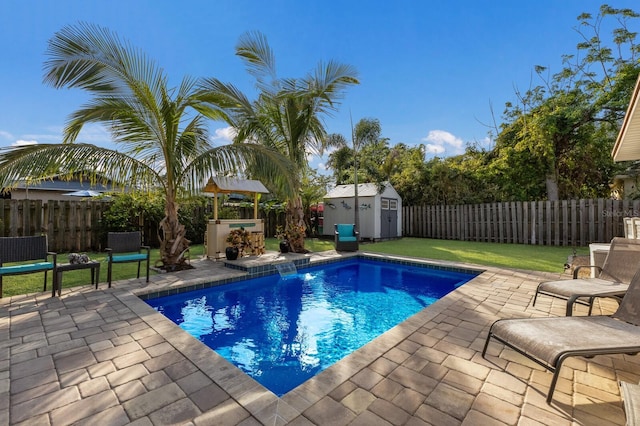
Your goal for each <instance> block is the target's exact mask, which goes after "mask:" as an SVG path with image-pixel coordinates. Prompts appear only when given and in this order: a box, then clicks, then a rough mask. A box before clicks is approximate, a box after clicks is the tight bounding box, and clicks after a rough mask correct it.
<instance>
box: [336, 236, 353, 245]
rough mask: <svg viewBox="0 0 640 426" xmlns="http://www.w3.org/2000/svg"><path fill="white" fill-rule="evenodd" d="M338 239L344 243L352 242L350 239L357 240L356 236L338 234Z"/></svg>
mask: <svg viewBox="0 0 640 426" xmlns="http://www.w3.org/2000/svg"><path fill="white" fill-rule="evenodd" d="M338 240H339V241H343V242H345V243H348V242H352V241H357V238H356V237H343V236H342V235H340V236H339V237H338Z"/></svg>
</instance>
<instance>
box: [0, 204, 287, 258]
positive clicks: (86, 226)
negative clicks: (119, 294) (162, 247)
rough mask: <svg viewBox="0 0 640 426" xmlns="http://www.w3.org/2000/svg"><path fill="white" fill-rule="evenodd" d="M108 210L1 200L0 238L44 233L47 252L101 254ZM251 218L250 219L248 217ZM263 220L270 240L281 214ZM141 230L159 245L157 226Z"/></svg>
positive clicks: (200, 216)
mask: <svg viewBox="0 0 640 426" xmlns="http://www.w3.org/2000/svg"><path fill="white" fill-rule="evenodd" d="M108 207H109V203H108V202H104V201H91V200H85V201H75V200H74V201H51V200H49V201H41V200H3V199H0V236H5V237H19V236H29V235H41V234H46V235H47V239H48V244H49V250H51V251H55V252H58V253H69V252H74V251H79V252H83V251H102V250H104V244H105V243H106V239H105V235H106V234H105V233H106V231H107V230H106V229H104V228H103V227H102V214H103V212H104V211H105V210H107V209H108ZM208 214H209V212H207V211H206V209H204V208H203V209H196V210H195V211H194V212H193V215H194V216H195V218H197V220H202V226H201V228H202V236H203V238H204V230H205V229H206V227H205V222H206V217H207V216H208ZM239 214H240V217H253V209H240V211H239ZM249 215H250V216H249ZM260 217H261V218H263V219H264V221H265V236H267V237H272V236H274V234H275V230H276V226H277V225H278V224H283V221H284V215H283V214H276V213H275V212H273V211H272V212H269V213H268V214H265V213H264V212H260ZM140 230H141V231H142V233H143V235H144V241H145V243H146V244H151V245H152V246H157V245H158V237H157V232H158V230H157V224H156V223H152V222H149V221H145V220H142V221H141V223H140Z"/></svg>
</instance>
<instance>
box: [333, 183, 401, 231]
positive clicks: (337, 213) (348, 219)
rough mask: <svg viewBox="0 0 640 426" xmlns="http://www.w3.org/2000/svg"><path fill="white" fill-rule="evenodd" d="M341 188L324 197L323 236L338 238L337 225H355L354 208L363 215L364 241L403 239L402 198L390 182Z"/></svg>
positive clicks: (361, 225)
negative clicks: (356, 192) (335, 230)
mask: <svg viewBox="0 0 640 426" xmlns="http://www.w3.org/2000/svg"><path fill="white" fill-rule="evenodd" d="M382 185H383V187H382V190H379V188H378V184H376V183H360V184H358V206H355V187H354V185H353V184H351V185H338V186H336V187H335V188H334V189H332V190H331V191H329V193H328V194H327V195H325V196H324V218H323V219H324V220H323V225H324V226H323V235H330V236H332V235H334V226H333V225H334V224H336V223H355V215H354V208H358V209H359V212H360V218H359V219H360V220H359V221H360V229H358V231H359V232H360V239H363V240H372V241H377V240H387V239H391V238H399V237H401V236H402V199H401V198H400V195H398V193H397V192H396V190H395V189H394V188H393V186H391V184H390V183H388V182H385V183H383V184H382Z"/></svg>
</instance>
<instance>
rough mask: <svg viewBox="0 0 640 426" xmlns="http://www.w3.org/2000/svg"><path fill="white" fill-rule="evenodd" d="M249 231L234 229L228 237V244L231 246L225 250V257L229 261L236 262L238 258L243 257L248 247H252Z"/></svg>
mask: <svg viewBox="0 0 640 426" xmlns="http://www.w3.org/2000/svg"><path fill="white" fill-rule="evenodd" d="M250 236H251V235H250V234H249V231H247V230H245V229H244V228H238V229H232V230H231V231H230V232H229V235H227V239H226V241H227V244H229V246H228V247H227V248H226V249H225V252H224V254H225V256H226V257H227V260H236V259H237V258H238V256H240V257H242V255H243V254H244V250H245V248H247V247H251V239H250Z"/></svg>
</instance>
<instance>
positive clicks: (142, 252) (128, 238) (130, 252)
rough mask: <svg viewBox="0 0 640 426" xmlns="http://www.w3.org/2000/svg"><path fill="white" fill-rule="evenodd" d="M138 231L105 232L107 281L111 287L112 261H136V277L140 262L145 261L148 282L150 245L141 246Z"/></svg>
mask: <svg viewBox="0 0 640 426" xmlns="http://www.w3.org/2000/svg"><path fill="white" fill-rule="evenodd" d="M141 243H142V236H141V234H140V231H134V232H109V233H107V248H105V251H106V252H107V257H108V258H107V260H108V266H107V281H108V282H109V287H111V269H112V267H113V264H114V263H128V262H138V276H137V277H138V278H140V263H141V262H144V261H146V262H147V282H149V266H150V265H149V260H150V250H151V249H150V247H149V246H143V245H141Z"/></svg>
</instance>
